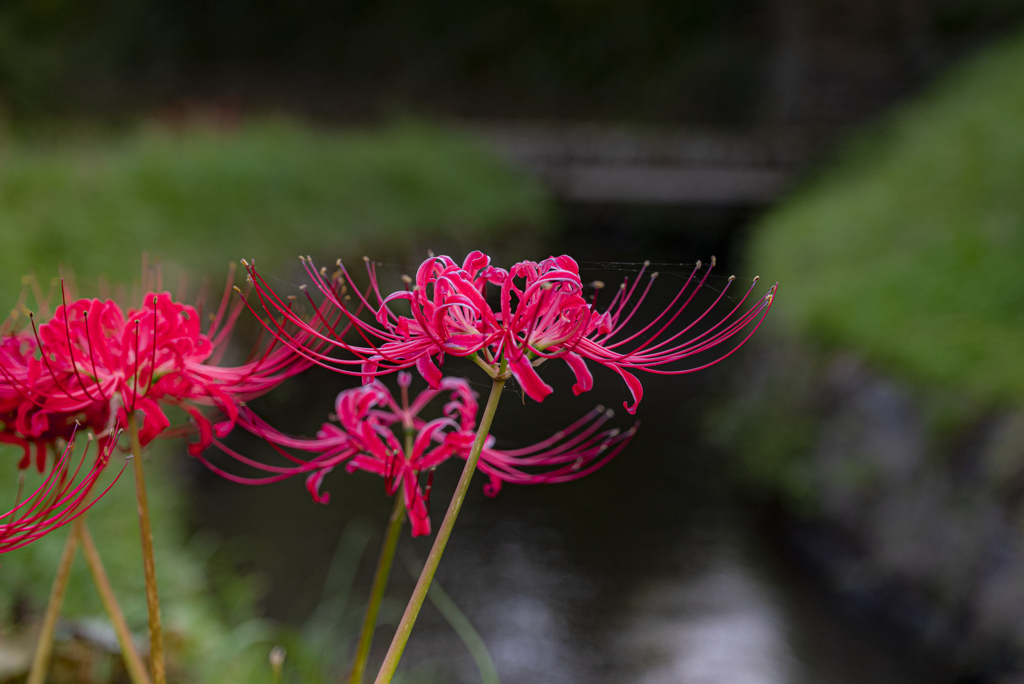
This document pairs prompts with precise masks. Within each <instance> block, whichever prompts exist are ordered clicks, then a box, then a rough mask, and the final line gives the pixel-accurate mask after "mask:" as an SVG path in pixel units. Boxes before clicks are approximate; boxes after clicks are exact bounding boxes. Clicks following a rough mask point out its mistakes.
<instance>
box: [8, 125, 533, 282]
mask: <svg viewBox="0 0 1024 684" xmlns="http://www.w3.org/2000/svg"><path fill="white" fill-rule="evenodd" d="M549 224H550V209H549V206H548V201H547V199H546V197H545V195H544V194H543V191H542V189H541V188H540V186H539V185H538V184H537V183H536V181H533V180H532V179H530V178H528V177H526V176H524V175H522V174H518V173H515V172H514V171H512V170H510V169H509V168H508V167H507V166H506V165H505V164H503V163H502V162H501V161H500V160H498V159H497V157H496V156H495V155H494V153H493V152H491V151H490V150H488V149H485V148H483V147H482V146H481V145H480V144H479V143H477V142H475V141H474V140H473V139H472V138H470V137H468V136H467V135H465V134H460V133H458V132H455V131H452V130H449V129H445V128H442V127H438V126H430V125H426V124H414V123H400V124H395V125H392V126H386V127H380V128H375V129H365V130H353V131H346V132H335V131H325V130H319V129H317V128H313V127H310V126H303V125H301V124H298V123H294V122H288V121H285V120H281V119H266V120H247V121H244V122H242V121H234V120H229V121H223V120H219V121H218V120H217V119H215V118H212V117H206V118H205V120H204V119H203V118H202V117H200V118H198V119H196V120H189V121H187V122H184V123H182V124H181V125H180V126H177V127H172V126H169V125H166V124H164V125H161V124H157V123H152V124H147V125H140V126H137V127H132V128H130V129H128V130H126V131H108V132H106V133H105V134H102V133H98V132H92V133H88V134H81V133H79V134H68V133H67V132H66V131H65V132H63V133H60V132H58V134H56V135H53V134H49V133H47V134H44V133H41V132H36V133H35V134H33V135H24V136H17V137H16V138H15V139H9V140H8V141H7V143H6V144H4V145H3V148H2V152H0V239H2V240H3V244H4V249H3V251H2V252H0V274H2V275H0V292H4V293H6V296H7V297H8V298H10V297H11V294H12V293H13V292H16V291H17V288H18V287H19V286H20V281H21V276H22V275H23V274H24V273H26V272H28V271H29V270H35V272H36V273H37V274H38V275H39V277H40V280H41V281H42V282H43V284H44V286H45V285H46V284H47V283H48V281H49V279H50V277H51V276H55V275H56V272H55V270H56V268H55V267H56V265H57V264H60V263H64V264H67V265H68V266H72V267H73V268H74V269H75V271H76V272H78V273H80V274H82V275H83V276H85V278H83V279H82V281H81V282H80V283H79V284H80V285H81V286H83V287H84V288H85V290H84V291H85V292H90V293H95V287H94V283H95V279H96V278H97V277H99V276H101V275H106V276H108V277H110V278H111V279H112V280H114V281H125V280H128V281H130V280H131V278H132V277H133V276H135V277H137V274H135V273H134V268H135V266H134V265H135V264H138V263H139V258H140V255H141V254H142V253H143V252H145V251H147V250H148V251H149V252H151V253H152V254H151V256H152V257H153V258H157V259H161V260H163V261H164V262H165V263H166V264H168V265H169V266H170V265H176V266H178V267H179V268H183V269H185V271H186V272H188V273H191V274H192V276H193V277H192V283H191V288H192V292H193V293H195V291H196V289H197V287H196V286H197V280H198V278H197V276H198V277H201V276H204V275H217V276H218V277H220V276H221V274H223V273H224V272H225V270H224V269H225V268H226V264H227V261H228V260H232V259H234V260H237V259H240V258H249V259H256V260H257V261H258V263H261V264H265V265H266V266H267V267H269V268H272V269H277V270H279V269H282V268H285V267H292V268H294V265H295V264H297V263H298V260H297V257H298V255H299V254H312V255H316V256H317V257H319V258H320V260H321V261H324V262H326V263H333V261H334V260H335V259H336V258H337V256H338V255H341V254H346V255H351V254H359V253H360V252H361V251H365V252H366V253H369V252H372V251H376V252H377V253H382V252H384V251H387V252H389V253H391V254H395V253H400V254H405V253H412V252H413V251H415V252H422V251H424V249H423V248H422V246H423V245H425V244H427V243H441V244H448V245H451V246H452V248H455V249H465V248H466V246H468V245H473V244H478V243H479V241H481V240H496V241H500V240H501V239H502V238H503V237H505V238H507V237H508V235H509V234H510V233H512V232H516V233H517V234H519V235H520V236H522V235H526V234H541V233H542V232H543V230H544V229H545V228H547V227H548V225H549ZM90 278H91V281H92V282H90ZM165 282H166V283H167V286H168V287H169V288H171V289H174V288H175V287H176V285H177V280H176V278H174V277H173V274H170V273H169V274H168V277H167V280H166V281H165Z"/></svg>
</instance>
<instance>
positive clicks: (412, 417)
mask: <svg viewBox="0 0 1024 684" xmlns="http://www.w3.org/2000/svg"><path fill="white" fill-rule="evenodd" d="M411 380H412V377H411V375H410V374H408V373H400V374H399V381H398V382H399V385H400V387H401V403H399V402H398V401H396V399H395V397H394V396H393V395H392V393H391V391H390V390H388V388H387V387H386V386H385V385H384V384H383V383H382V382H380V381H379V380H373V381H371V382H370V383H368V384H366V385H363V386H361V387H357V388H355V389H351V390H346V391H344V392H342V393H341V394H339V395H338V398H337V401H336V403H335V417H336V419H337V421H338V423H337V424H334V423H330V422H328V423H324V424H323V426H322V427H321V428H320V430H319V431H318V432H317V435H316V437H315V438H312V439H307V438H298V437H292V436H289V435H286V434H284V433H282V432H280V431H278V430H276V429H275V428H273V427H272V426H270V425H269V424H268V423H266V422H265V421H263V420H262V419H260V418H259V417H258V416H257V415H256V414H254V413H253V412H252V411H250V410H249V409H247V408H243V409H242V410H241V412H240V413H239V417H238V423H239V424H240V425H242V426H244V427H245V428H246V429H247V430H249V431H250V432H252V433H253V434H255V435H257V436H259V437H261V438H262V439H264V440H266V441H267V442H269V443H270V444H271V445H273V446H274V447H275V448H277V449H278V451H279V453H281V454H282V455H283V456H284V457H285V458H287V459H288V460H289V461H290V464H289V465H285V466H271V465H265V464H263V463H260V462H257V461H254V460H252V459H250V458H248V457H246V456H243V455H242V454H239V453H238V452H237V451H235V450H233V449H230V448H229V447H227V446H225V445H224V444H223V443H221V442H219V441H218V446H219V447H220V448H221V449H222V450H223V451H224V452H225V453H227V454H228V455H230V456H232V457H234V458H235V459H237V460H239V461H240V462H242V463H245V464H246V465H249V466H252V467H255V468H257V469H259V470H261V471H264V472H266V473H268V474H267V475H265V476H263V477H261V478H245V477H241V476H238V475H235V474H232V473H229V472H226V471H224V470H222V469H221V468H219V467H218V466H216V465H214V464H212V463H209V462H207V465H208V466H209V467H210V468H212V469H214V470H215V471H216V472H218V473H220V474H222V475H223V476H224V477H226V478H228V479H230V480H232V481H235V482H240V483H244V484H262V483H269V482H276V481H279V480H281V479H284V478H286V477H290V476H292V475H295V474H301V473H308V475H307V479H306V486H307V488H308V489H309V492H310V494H311V495H312V496H313V499H314V500H315V501H317V502H320V503H327V502H328V501H329V500H330V494H329V493H326V492H324V493H322V492H321V491H320V488H321V486H322V484H323V480H324V476H325V475H327V474H328V473H330V472H331V471H332V470H333V469H334V468H336V467H339V466H344V467H345V469H346V470H347V471H348V472H350V473H352V472H355V471H357V470H363V471H366V472H370V473H374V474H376V475H380V476H381V477H383V478H384V487H385V491H386V493H387V494H388V495H389V496H392V495H395V494H397V493H398V492H399V490H402V496H403V498H404V502H405V508H406V510H407V513H408V516H409V520H410V522H411V524H412V534H413V536H420V535H426V534H430V531H431V525H430V518H429V506H430V492H431V488H432V486H433V481H434V471H435V470H436V468H437V467H438V466H439V465H441V464H442V463H443V462H445V461H446V460H448V459H449V458H451V457H453V456H454V457H457V458H461V459H463V460H465V459H466V458H468V457H469V453H470V449H471V448H472V445H473V441H474V439H475V437H476V426H477V415H478V413H479V405H478V403H477V393H476V392H474V391H473V390H472V389H470V386H469V383H468V382H467V381H466V380H465V379H463V378H453V377H444V378H442V379H441V380H440V381H439V382H438V383H437V385H438V386H437V388H436V389H427V390H424V391H422V392H420V393H419V394H418V395H417V396H416V398H415V400H413V401H412V402H411V403H410V401H409V391H408V388H409V385H410V383H411ZM445 392H450V395H449V400H448V401H447V402H446V403H445V404H444V406H443V408H442V411H441V413H442V415H441V416H440V417H438V418H434V419H433V420H429V421H428V420H426V419H424V418H422V417H421V416H420V414H421V413H422V412H423V411H424V409H426V408H427V406H428V405H429V404H430V403H431V402H432V401H433V400H434V399H435V398H437V397H439V396H441V395H443V394H444V393H445ZM613 415H614V413H613V412H612V411H611V410H606V409H605V408H603V407H597V408H595V409H594V410H593V411H591V412H590V413H588V414H586V415H585V416H583V417H582V418H580V419H579V420H577V421H576V422H574V423H573V424H572V425H570V426H569V427H568V428H566V429H565V430H562V431H560V432H557V433H555V434H554V435H552V436H551V437H550V438H548V439H546V440H544V441H542V442H539V443H538V444H534V445H532V446H529V447H524V448H520V449H497V448H495V446H494V445H495V438H494V437H493V436H488V437H487V441H486V442H485V444H484V447H483V450H482V452H481V455H480V464H479V469H480V470H481V471H482V472H483V473H484V475H486V476H487V478H488V482H487V484H485V485H484V493H485V494H486V495H487V496H492V497H493V496H496V495H497V494H498V492H499V491H500V490H501V487H502V484H503V483H504V482H511V483H514V484H541V483H557V482H569V481H571V480H576V479H579V478H581V477H583V476H585V475H587V474H589V473H591V472H593V471H594V470H597V469H598V468H600V467H601V466H603V465H605V464H606V463H608V462H609V461H610V460H611V459H612V458H614V457H615V456H616V455H617V454H618V453H619V452H620V451H622V449H623V448H625V446H626V445H627V444H628V443H629V441H630V439H632V437H633V435H634V434H635V433H636V425H634V426H633V427H631V428H630V429H629V430H627V431H625V432H621V431H620V430H618V429H614V428H613V429H602V427H603V426H604V424H605V423H606V422H607V421H608V420H609V419H610V418H611V417H612V416H613ZM285 449H290V450H295V451H303V452H307V453H311V454H315V456H313V457H311V458H310V459H309V460H306V461H302V460H300V459H297V458H296V457H294V456H293V455H292V454H291V453H289V452H288V451H285ZM201 458H202V457H201ZM424 479H425V481H424Z"/></svg>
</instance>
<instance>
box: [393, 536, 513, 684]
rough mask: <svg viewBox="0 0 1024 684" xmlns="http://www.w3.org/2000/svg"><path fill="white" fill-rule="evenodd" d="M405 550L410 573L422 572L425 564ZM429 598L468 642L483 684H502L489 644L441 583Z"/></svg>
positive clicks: (410, 550) (434, 585)
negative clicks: (488, 647)
mask: <svg viewBox="0 0 1024 684" xmlns="http://www.w3.org/2000/svg"><path fill="white" fill-rule="evenodd" d="M404 551H407V552H408V553H404V554H403V560H404V561H405V566H406V568H408V570H409V574H410V575H412V576H413V577H416V575H418V574H419V573H420V572H421V570H422V568H423V564H422V563H420V561H419V559H418V558H416V555H415V554H414V553H413V552H412V549H410V548H409V547H406V548H405V549H404ZM427 598H429V599H430V602H431V603H433V604H434V607H435V608H437V612H439V613H441V615H443V616H444V619H445V620H447V621H448V624H449V625H451V626H452V629H454V630H455V633H456V634H458V635H459V638H460V639H462V643H464V644H466V648H467V649H469V654H470V655H471V656H473V660H474V661H476V668H477V669H478V670H480V679H481V681H482V682H483V684H501V680H500V679H498V668H496V667H495V666H494V659H492V658H491V653H490V651H488V650H487V644H485V643H484V640H483V637H481V636H480V633H479V632H477V631H476V627H474V626H473V623H472V622H470V621H469V618H468V617H466V614H465V613H463V612H462V611H461V610H459V607H458V606H457V605H456V604H455V601H453V600H452V597H451V596H449V595H448V593H447V592H446V591H445V590H444V589H442V588H441V585H440V584H438V583H437V582H434V583H433V584H431V585H430V591H428V592H427Z"/></svg>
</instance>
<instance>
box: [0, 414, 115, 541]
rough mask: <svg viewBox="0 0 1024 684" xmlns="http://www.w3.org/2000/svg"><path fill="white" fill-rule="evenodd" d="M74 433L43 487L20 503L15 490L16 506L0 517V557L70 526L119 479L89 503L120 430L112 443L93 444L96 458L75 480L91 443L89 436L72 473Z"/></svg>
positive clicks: (83, 464) (109, 440) (99, 441)
mask: <svg viewBox="0 0 1024 684" xmlns="http://www.w3.org/2000/svg"><path fill="white" fill-rule="evenodd" d="M78 429H79V428H78V427H77V426H76V428H75V429H74V430H72V432H71V439H70V440H69V441H68V443H67V446H65V447H64V449H63V451H62V453H61V454H60V456H59V457H57V458H56V460H55V462H54V465H53V469H52V470H51V471H50V473H49V475H47V476H46V479H45V480H44V481H43V483H42V484H41V485H39V487H38V488H37V489H36V490H35V491H34V492H32V494H30V495H29V496H28V497H27V498H26V499H25V500H24V501H21V491H20V488H19V492H18V502H17V503H16V505H15V507H14V508H13V509H11V510H10V511H8V512H7V513H3V514H0V553H5V552H7V551H13V550H15V549H20V548H21V547H22V546H25V545H26V544H30V543H32V542H33V541H35V540H37V539H39V538H40V537H43V536H45V535H47V534H49V533H50V532H53V531H54V530H56V529H57V528H59V527H62V526H64V525H67V524H68V523H70V522H73V521H74V520H75V519H76V518H77V517H78V516H80V515H82V514H83V513H85V512H86V511H88V510H89V509H90V508H91V507H92V505H93V504H94V503H96V501H98V500H99V499H100V497H102V496H103V494H105V493H106V492H107V491H108V490H109V489H110V487H112V486H113V485H114V482H117V479H118V478H119V477H120V476H121V473H118V474H117V476H116V477H115V478H114V480H113V482H111V483H110V485H108V486H107V488H106V489H105V490H104V491H103V492H101V493H100V494H99V495H98V496H95V497H92V498H91V500H90V494H91V492H92V489H93V487H94V486H95V485H96V481H97V480H98V479H99V477H100V475H101V474H102V473H103V470H104V469H105V468H106V466H107V464H108V462H109V461H110V456H111V453H112V452H113V450H114V446H115V444H116V442H117V439H116V437H117V435H118V434H119V433H120V430H118V429H117V428H116V427H115V428H114V430H113V433H112V437H113V438H112V439H108V440H95V441H97V442H98V444H97V449H96V457H95V459H93V462H92V464H91V466H90V467H89V469H88V470H87V471H86V472H85V474H84V476H83V477H82V478H81V479H79V475H82V469H83V467H84V466H85V463H86V462H87V460H88V457H89V451H90V450H91V448H92V445H93V442H94V439H93V435H92V434H90V435H89V437H88V443H87V444H86V447H85V450H84V452H83V453H82V457H81V459H80V460H79V462H78V465H77V466H76V467H75V469H74V471H73V472H72V470H71V468H72V465H73V459H74V450H75V435H76V434H77V430H78ZM121 472H124V467H122V468H121Z"/></svg>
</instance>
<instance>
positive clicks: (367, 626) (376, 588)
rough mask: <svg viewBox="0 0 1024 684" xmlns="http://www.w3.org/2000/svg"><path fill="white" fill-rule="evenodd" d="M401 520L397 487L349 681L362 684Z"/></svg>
mask: <svg viewBox="0 0 1024 684" xmlns="http://www.w3.org/2000/svg"><path fill="white" fill-rule="evenodd" d="M404 522H405V497H403V496H402V490H399V491H397V492H395V505H394V507H393V508H392V509H391V520H390V522H388V530H387V533H386V534H385V536H384V545H383V546H381V549H380V560H378V561H377V571H376V572H375V573H374V575H373V586H372V588H371V589H370V602H369V604H368V605H367V606H366V618H365V619H364V620H363V629H362V631H361V632H360V633H359V647H358V648H357V649H356V658H355V663H354V664H353V666H352V674H351V676H350V677H349V684H362V682H363V674H364V673H365V672H366V659H367V658H368V657H369V656H370V645H371V644H372V643H373V632H374V630H376V628H377V614H378V613H379V612H380V602H381V601H382V600H383V599H384V591H385V590H386V589H387V586H388V577H389V576H390V575H391V565H392V563H393V562H394V560H395V549H397V548H398V539H399V536H400V535H401V532H402V523H404Z"/></svg>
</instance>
